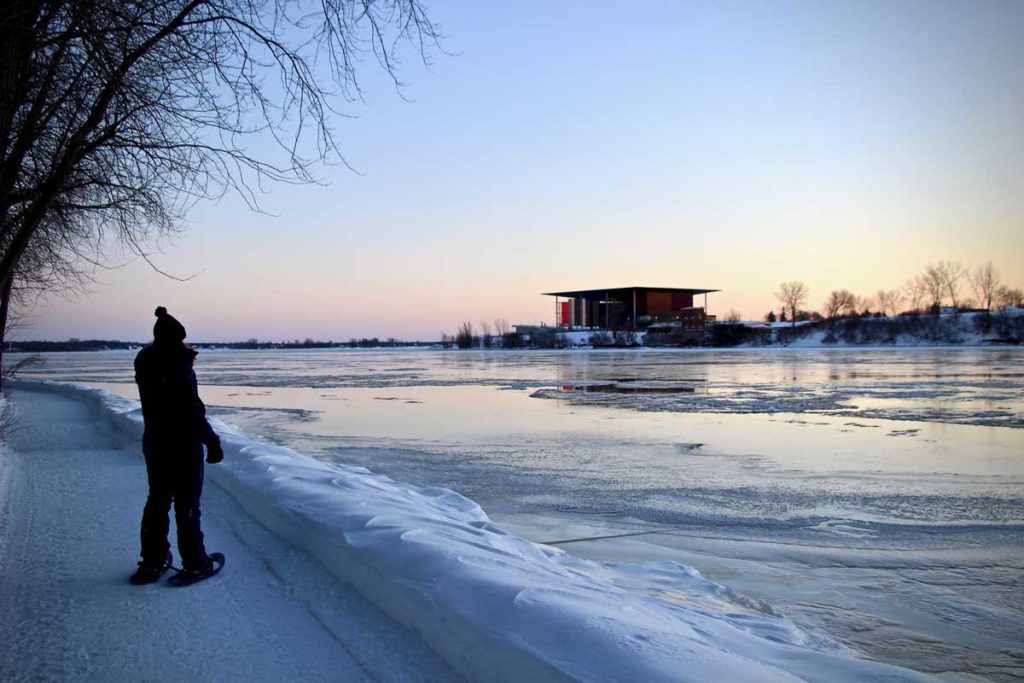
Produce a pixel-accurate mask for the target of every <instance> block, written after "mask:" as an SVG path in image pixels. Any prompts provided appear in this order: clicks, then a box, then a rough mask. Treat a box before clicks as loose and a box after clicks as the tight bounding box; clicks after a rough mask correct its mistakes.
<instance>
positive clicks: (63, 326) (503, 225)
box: [17, 0, 1024, 341]
mask: <svg viewBox="0 0 1024 683" xmlns="http://www.w3.org/2000/svg"><path fill="white" fill-rule="evenodd" d="M428 8H429V9H430V12H431V15H432V17H433V18H434V19H435V20H436V21H437V22H439V23H440V24H441V25H442V30H443V32H444V33H445V34H446V35H447V39H446V41H445V47H446V49H447V50H448V52H450V53H451V54H450V55H437V56H436V58H435V60H434V63H433V65H432V66H431V68H430V69H426V68H424V67H423V66H422V65H421V64H419V63H417V62H416V61H415V60H412V59H409V58H407V59H406V61H405V64H404V66H403V71H402V77H403V79H404V81H405V82H406V84H407V86H406V88H405V90H404V95H405V99H403V98H402V97H400V96H399V95H398V94H397V93H396V91H395V89H394V88H393V87H392V86H391V85H390V84H389V82H388V81H387V80H386V79H385V78H383V77H382V75H381V74H380V73H379V69H378V68H377V67H376V64H375V63H373V62H372V60H370V61H368V62H367V63H366V64H365V65H364V68H363V71H362V75H363V79H364V82H363V85H364V86H365V89H366V100H365V102H363V103H358V104H351V105H347V106H346V107H345V109H346V111H347V112H348V113H350V114H352V115H353V116H354V118H348V119H339V120H338V121H336V122H335V129H336V132H337V135H338V138H339V140H340V141H341V145H342V148H343V151H344V153H345V155H346V158H347V160H348V162H349V163H350V164H351V166H352V167H354V168H355V169H356V170H357V171H358V173H355V172H353V171H351V170H349V169H347V168H345V167H344V166H333V167H330V168H325V169H323V171H322V173H321V175H322V176H323V177H324V179H325V180H326V181H327V183H328V184H327V185H326V186H306V187H291V186H278V187H274V188H272V189H271V191H270V192H269V193H268V194H266V195H264V196H263V197H262V198H261V202H262V206H263V209H264V210H265V211H266V212H267V214H254V213H252V212H251V211H249V210H248V209H246V207H245V205H244V204H242V203H241V202H240V201H238V199H237V198H234V197H228V198H225V199H223V200H221V201H220V202H218V203H215V204H214V203H209V204H203V205H199V206H197V207H196V208H195V209H194V210H193V211H192V212H191V213H190V214H189V221H188V230H187V231H186V232H185V233H184V234H182V235H181V236H180V237H178V238H176V239H175V240H174V241H173V243H165V244H163V245H162V247H161V251H160V252H159V253H157V254H156V255H155V256H154V261H155V262H156V263H157V264H158V265H159V267H160V268H162V269H163V270H166V271H169V272H172V273H175V274H178V275H182V276H184V275H191V274H193V273H197V272H201V274H199V275H198V276H197V277H195V278H194V279H192V280H190V281H188V282H178V281H174V280H169V279H167V278H165V277H163V276H161V275H159V274H158V273H156V272H154V271H153V270H151V269H150V268H149V267H148V266H147V265H146V264H145V263H143V262H140V261H138V260H130V259H127V258H122V257H120V256H118V255H117V254H112V261H114V262H118V263H121V262H124V261H128V263H127V265H125V266H124V267H122V268H120V269H117V270H110V271H102V272H100V273H98V274H97V277H98V282H97V284H96V285H95V286H94V287H93V288H92V289H91V291H90V292H89V293H87V294H80V295H78V296H75V297H73V298H70V299H65V298H61V297H56V296H53V297H50V298H49V299H48V300H46V301H45V302H43V303H41V304H40V305H38V306H37V307H36V308H35V310H34V311H32V312H31V314H30V315H31V323H32V325H31V327H29V328H27V329H23V330H20V331H19V332H18V335H17V336H18V337H19V338H22V339H66V338H68V337H80V338H118V339H134V340H145V339H147V338H149V336H150V330H151V329H152V324H153V321H154V318H153V315H152V312H153V309H154V308H155V307H156V306H157V305H158V304H162V305H164V306H167V308H168V309H169V310H170V311H171V313H172V314H174V315H176V316H177V317H179V319H180V320H182V322H183V323H185V325H186V327H187V328H188V330H189V339H190V340H193V341H203V340H236V339H246V338H250V337H256V338H259V339H267V340H279V339H293V338H306V337H313V338H318V339H334V340H343V339H348V338H350V337H363V336H380V337H390V336H394V337H398V338H402V339H408V340H413V339H424V340H427V339H437V338H438V336H439V334H440V333H441V332H454V331H455V328H456V327H457V325H458V324H459V323H460V322H461V321H463V320H470V321H474V322H476V321H479V320H480V319H488V320H492V319H494V318H496V317H501V318H506V319H508V320H509V321H510V322H512V323H526V322H533V323H536V322H539V321H541V320H544V321H547V322H548V323H551V322H552V321H553V312H554V305H553V304H554V301H553V300H552V299H550V298H548V297H543V296H541V295H540V293H541V292H546V291H555V290H559V289H578V288H590V287H594V288H597V287H607V286H622V285H633V284H636V285H656V286H671V287H700V288H715V289H720V290H722V291H721V292H720V293H718V294H713V295H711V296H710V298H709V307H710V309H711V310H710V312H711V313H717V314H718V315H720V316H724V315H726V314H727V313H728V312H729V310H730V309H735V310H736V311H738V312H740V313H741V314H742V315H743V316H744V317H747V318H760V317H762V316H763V315H764V314H765V313H766V312H767V311H768V310H770V309H775V310H776V311H777V310H778V302H777V301H776V300H775V298H774V296H773V293H774V292H775V291H776V290H777V288H778V284H779V283H780V282H782V281H788V280H802V281H803V282H805V283H806V284H807V285H808V287H809V288H810V300H809V302H808V308H813V309H818V308H820V306H821V304H822V302H823V301H824V299H825V297H826V296H827V295H828V292H829V291H830V290H832V289H838V288H847V289H850V290H852V291H854V292H856V293H858V294H862V295H866V294H870V293H873V292H875V291H877V290H878V289H881V288H886V289H888V288H895V287H899V286H900V285H901V284H902V283H903V282H905V281H906V280H907V279H908V278H909V277H910V276H911V275H913V274H914V273H917V272H920V271H922V270H923V269H924V267H925V265H926V264H927V263H929V262H930V261H937V260H939V259H955V260H959V261H961V262H963V263H964V264H972V265H973V264H980V263H982V262H984V261H987V260H991V261H992V262H993V264H994V265H995V266H996V268H997V269H998V270H999V271H1000V273H1001V275H1002V278H1003V280H1004V281H1005V282H1006V283H1008V284H1010V285H1013V286H1016V287H1024V39H1022V38H1024V2H1020V1H1019V0H1006V1H988V0H963V1H960V2H953V1H950V0H925V1H921V2H915V1H913V0H900V1H899V2H892V1H890V0H884V1H871V0H864V1H858V2H847V1H831V2H830V1H827V0H808V1H806V2H790V1H774V0H757V1H753V0H751V1H749V2H723V1H721V0H713V1H708V2H689V1H684V0H665V1H658V0H641V1H639V2H630V3H622V2H614V3H613V2H603V1H598V2H583V1H582V0H578V1H568V0H516V1H515V2H512V1H506V2H497V1H494V2H479V1H477V0H464V1H461V2H459V1H455V0H443V1H442V0H437V1H433V2H428Z"/></svg>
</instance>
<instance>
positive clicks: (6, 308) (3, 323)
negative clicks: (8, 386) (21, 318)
mask: <svg viewBox="0 0 1024 683" xmlns="http://www.w3.org/2000/svg"><path fill="white" fill-rule="evenodd" d="M13 288H14V278H13V277H10V278H7V283H6V284H5V285H4V287H3V292H0V389H3V381H4V372H3V371H4V344H6V343H7V314H8V313H10V310H11V290H12V289H13Z"/></svg>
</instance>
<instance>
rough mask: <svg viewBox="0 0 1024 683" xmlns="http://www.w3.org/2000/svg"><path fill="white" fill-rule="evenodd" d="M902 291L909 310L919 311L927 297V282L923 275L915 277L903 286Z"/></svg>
mask: <svg viewBox="0 0 1024 683" xmlns="http://www.w3.org/2000/svg"><path fill="white" fill-rule="evenodd" d="M903 291H904V292H905V293H906V295H907V305H909V306H910V310H912V311H919V310H921V308H922V304H923V302H924V301H925V299H926V298H927V296H928V282H927V280H926V278H925V276H923V275H920V274H918V275H915V276H914V277H912V278H910V279H909V280H907V281H906V283H904V285H903Z"/></svg>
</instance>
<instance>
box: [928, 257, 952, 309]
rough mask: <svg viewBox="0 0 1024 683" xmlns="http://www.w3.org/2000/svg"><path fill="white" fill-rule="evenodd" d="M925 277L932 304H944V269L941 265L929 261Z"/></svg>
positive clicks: (936, 305)
mask: <svg viewBox="0 0 1024 683" xmlns="http://www.w3.org/2000/svg"><path fill="white" fill-rule="evenodd" d="M923 277H924V279H923V282H924V285H925V288H926V291H927V294H928V298H929V299H931V305H932V306H935V307H939V306H942V301H943V299H945V298H946V274H945V273H944V272H943V271H942V268H941V266H940V265H938V264H933V263H929V264H928V266H927V267H926V268H925V269H924V276H923Z"/></svg>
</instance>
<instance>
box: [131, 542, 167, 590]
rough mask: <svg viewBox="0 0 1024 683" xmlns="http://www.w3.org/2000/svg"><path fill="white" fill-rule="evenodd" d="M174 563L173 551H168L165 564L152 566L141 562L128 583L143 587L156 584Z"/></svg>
mask: <svg viewBox="0 0 1024 683" xmlns="http://www.w3.org/2000/svg"><path fill="white" fill-rule="evenodd" d="M173 561H174V556H173V555H171V551H170V550H168V551H167V557H166V559H165V560H164V563H163V564H159V565H152V564H146V563H145V562H139V568H138V569H137V570H135V573H134V574H132V575H131V576H130V577H128V583H130V584H132V585H134V586H143V585H145V584H147V583H154V582H156V581H159V580H160V577H161V576H163V575H164V572H166V571H167V570H168V569H170V567H171V563H172V562H173Z"/></svg>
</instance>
